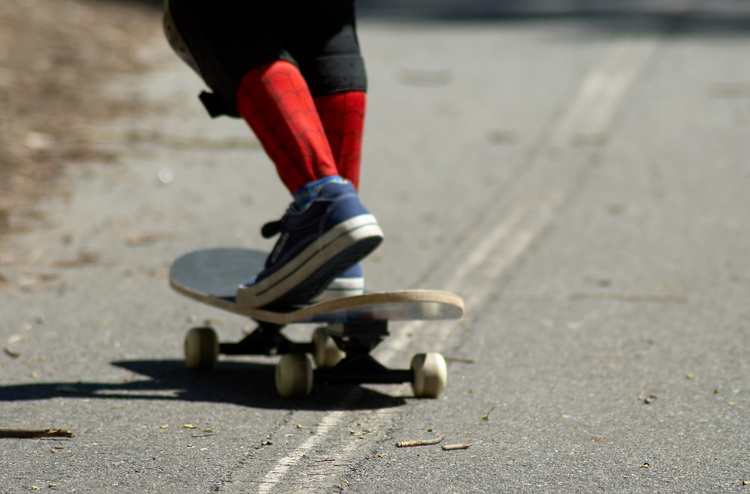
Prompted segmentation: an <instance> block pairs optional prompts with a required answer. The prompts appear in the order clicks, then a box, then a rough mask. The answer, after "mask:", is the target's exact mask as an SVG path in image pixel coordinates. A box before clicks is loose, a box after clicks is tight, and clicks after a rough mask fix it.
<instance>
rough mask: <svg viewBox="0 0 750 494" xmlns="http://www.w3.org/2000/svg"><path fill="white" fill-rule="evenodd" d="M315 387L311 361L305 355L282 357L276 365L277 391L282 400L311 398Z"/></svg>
mask: <svg viewBox="0 0 750 494" xmlns="http://www.w3.org/2000/svg"><path fill="white" fill-rule="evenodd" d="M312 386H313V370H312V365H311V364H310V359H309V358H307V355H305V354H304V353H288V354H286V355H282V356H281V359H280V360H279V363H278V364H276V391H277V392H278V393H279V396H281V397H282V398H303V397H306V396H309V395H310V393H311V392H312Z"/></svg>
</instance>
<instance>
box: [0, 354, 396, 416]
mask: <svg viewBox="0 0 750 494" xmlns="http://www.w3.org/2000/svg"><path fill="white" fill-rule="evenodd" d="M112 365H114V366H116V367H121V368H123V369H127V370H129V371H131V372H134V373H137V374H141V375H144V376H148V377H150V379H147V380H138V381H128V382H122V383H107V382H101V383H98V382H67V383H66V382H57V383H54V382H53V383H37V384H19V385H15V386H0V402H1V401H30V400H47V399H52V398H101V399H108V400H112V399H123V400H167V401H169V400H175V401H186V402H207V403H230V404H235V405H240V406H245V407H250V408H261V409H272V410H276V409H279V410H288V409H290V408H294V409H299V410H321V411H329V410H363V409H366V410H371V409H378V408H387V407H395V406H401V405H404V404H406V400H405V399H403V398H395V397H392V396H388V395H385V394H382V393H378V392H377V391H373V390H371V389H368V388H363V387H352V386H316V387H315V389H314V390H313V394H312V395H311V396H310V397H309V398H306V399H297V400H291V399H284V398H280V397H279V396H278V395H277V394H276V387H275V386H274V372H275V371H274V369H275V365H272V364H262V363H254V362H219V364H218V365H217V367H216V369H214V370H213V371H211V372H192V371H188V370H187V369H186V368H185V363H184V361H182V360H132V361H120V362H112Z"/></svg>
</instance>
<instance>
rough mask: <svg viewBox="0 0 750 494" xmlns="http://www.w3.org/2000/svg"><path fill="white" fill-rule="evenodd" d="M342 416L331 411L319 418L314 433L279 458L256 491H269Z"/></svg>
mask: <svg viewBox="0 0 750 494" xmlns="http://www.w3.org/2000/svg"><path fill="white" fill-rule="evenodd" d="M343 416H344V412H340V411H339V412H331V413H329V414H328V415H326V416H325V417H323V420H321V422H320V424H318V426H317V427H316V428H315V430H314V433H313V434H312V435H310V437H309V438H308V439H307V441H305V442H304V443H302V445H301V446H300V447H298V448H297V449H295V450H294V452H293V453H291V454H289V455H287V456H285V457H283V458H282V459H280V460H279V461H278V462H276V464H275V465H274V466H273V468H272V469H271V470H270V471H269V472H268V473H267V474H266V476H265V477H263V480H261V481H260V483H261V485H260V487H259V488H258V493H260V494H265V493H267V492H271V489H273V488H274V487H275V486H276V485H277V484H278V483H279V482H281V480H282V479H283V478H284V476H285V475H286V474H287V472H289V470H290V469H291V468H293V467H294V466H296V465H297V463H299V461H300V459H301V458H302V457H303V456H304V455H306V454H308V453H309V452H310V451H312V450H313V449H314V448H315V446H317V444H318V443H319V442H320V441H321V439H322V438H324V437H326V435H328V432H329V431H330V430H331V429H333V428H334V427H336V426H337V425H338V423H339V422H340V421H341V418H342V417H343Z"/></svg>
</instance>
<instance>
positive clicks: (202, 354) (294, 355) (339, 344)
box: [185, 321, 447, 398]
mask: <svg viewBox="0 0 750 494" xmlns="http://www.w3.org/2000/svg"><path fill="white" fill-rule="evenodd" d="M283 327H284V326H283V325H279V324H271V323H265V322H260V323H259V324H258V326H257V327H256V328H255V330H253V332H251V333H250V334H248V335H247V336H245V337H244V338H243V339H242V340H240V341H239V342H236V343H219V342H218V336H217V334H216V331H215V330H214V329H213V328H211V327H196V328H193V329H191V330H190V331H189V332H188V334H187V336H186V337H185V362H186V364H187V366H188V368H190V369H193V370H210V369H212V368H213V367H214V366H215V365H216V362H217V361H218V356H219V355H220V354H221V355H269V356H270V355H282V358H281V360H280V361H279V364H278V365H277V367H276V388H277V390H278V392H279V394H280V395H281V396H284V397H301V396H307V395H309V394H310V392H311V391H312V385H313V383H319V384H347V385H357V384H401V383H406V382H409V383H412V388H413V389H414V393H415V395H416V396H417V397H426V398H427V397H430V398H434V397H437V396H438V395H440V393H442V391H443V389H444V388H445V381H446V379H447V369H446V364H445V359H444V358H443V357H442V356H441V355H440V354H437V353H429V354H418V355H416V356H415V357H414V359H413V360H412V365H411V368H409V369H390V368H388V367H386V366H384V365H383V364H381V363H380V362H378V361H377V360H375V358H373V356H372V355H371V354H370V352H372V350H373V349H375V347H377V346H378V344H380V342H382V341H383V340H384V339H385V338H386V337H387V336H388V335H389V334H390V333H389V331H388V321H365V322H356V323H351V322H350V323H331V324H328V325H326V326H322V327H318V328H316V329H315V331H314V332H313V341H312V342H310V343H300V342H295V341H292V340H290V339H289V338H287V337H286V336H285V335H284V334H282V333H281V330H282V329H283ZM307 353H310V354H312V355H313V359H314V361H315V365H316V368H315V369H314V370H313V368H312V365H311V363H310V360H309V359H308V357H307V355H306V354H307Z"/></svg>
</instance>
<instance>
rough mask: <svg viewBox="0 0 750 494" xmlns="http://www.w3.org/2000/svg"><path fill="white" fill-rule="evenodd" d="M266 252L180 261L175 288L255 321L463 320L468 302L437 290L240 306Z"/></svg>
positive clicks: (210, 252) (212, 252)
mask: <svg viewBox="0 0 750 494" xmlns="http://www.w3.org/2000/svg"><path fill="white" fill-rule="evenodd" d="M266 255H267V254H266V253H265V252H261V251H257V250H250V249H207V250H199V251H195V252H191V253H189V254H186V255H184V256H182V257H180V258H179V259H177V260H176V261H175V262H174V263H173V264H172V268H171V270H170V276H169V280H170V285H171V287H172V288H173V289H174V290H175V291H177V292H178V293H181V294H182V295H185V296H187V297H190V298H192V299H194V300H197V301H198V302H202V303H205V304H208V305H211V306H214V307H217V308H219V309H223V310H226V311H229V312H233V313H235V314H240V315H243V316H247V317H250V318H252V319H255V320H256V321H262V322H268V323H273V324H279V325H286V324H292V323H353V322H360V321H374V320H394V319H398V320H438V319H459V318H461V316H462V315H463V300H462V299H461V297H459V296H458V295H455V294H453V293H449V292H444V291H436V290H399V291H387V292H375V293H367V294H364V295H357V296H353V297H344V298H339V299H334V300H328V301H325V302H319V303H315V304H311V305H305V306H299V307H292V308H289V309H288V310H284V311H272V310H264V309H257V308H248V307H243V306H241V305H239V304H237V301H236V298H235V295H236V291H237V287H239V285H240V284H241V283H243V282H245V281H247V280H248V279H249V278H250V277H252V276H253V275H254V274H255V273H256V272H258V271H259V270H260V268H261V267H262V265H263V262H264V261H265V258H266Z"/></svg>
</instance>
